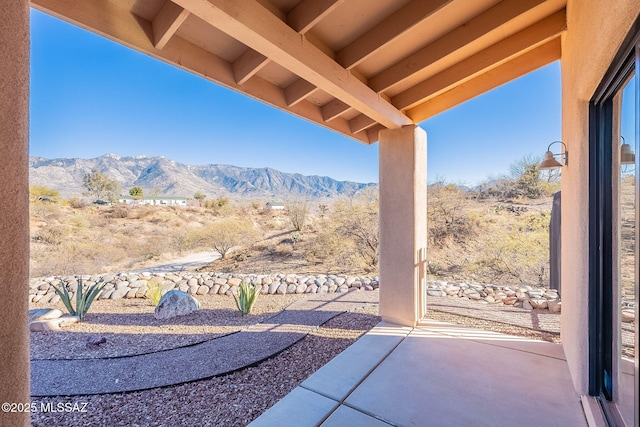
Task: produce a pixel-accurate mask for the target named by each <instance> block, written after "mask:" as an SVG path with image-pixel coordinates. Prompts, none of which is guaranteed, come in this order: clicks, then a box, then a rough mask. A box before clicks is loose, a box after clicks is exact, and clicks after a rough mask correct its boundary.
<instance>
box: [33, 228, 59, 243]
mask: <svg viewBox="0 0 640 427" xmlns="http://www.w3.org/2000/svg"><path fill="white" fill-rule="evenodd" d="M66 236H67V231H66V230H65V228H64V227H62V226H56V227H46V228H43V229H42V230H39V231H38V232H36V233H35V234H34V235H33V237H32V239H33V241H35V242H40V243H45V244H48V245H59V244H60V243H62V242H63V241H64V239H65V237H66Z"/></svg>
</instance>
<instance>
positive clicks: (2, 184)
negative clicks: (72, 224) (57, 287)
mask: <svg viewBox="0 0 640 427" xmlns="http://www.w3.org/2000/svg"><path fill="white" fill-rule="evenodd" d="M0 10H1V11H2V19H1V20H0V200H2V203H0V300H1V301H2V308H1V309H0V403H4V402H15V403H18V402H20V403H25V402H29V331H28V325H27V312H28V305H27V296H28V287H27V283H28V278H29V194H28V191H29V186H28V173H29V172H28V171H29V168H28V165H29V160H28V155H29V153H28V117H29V96H28V93H29V2H28V1H26V0H0ZM0 425H2V426H21V425H29V414H28V413H26V412H21V413H5V412H3V411H0Z"/></svg>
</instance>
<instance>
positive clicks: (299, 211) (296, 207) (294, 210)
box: [287, 199, 309, 231]
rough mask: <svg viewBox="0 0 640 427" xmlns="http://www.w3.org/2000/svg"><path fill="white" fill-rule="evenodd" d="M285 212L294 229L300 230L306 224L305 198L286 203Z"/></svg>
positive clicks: (307, 207)
mask: <svg viewBox="0 0 640 427" xmlns="http://www.w3.org/2000/svg"><path fill="white" fill-rule="evenodd" d="M287 213H288V214H289V220H290V221H291V225H292V226H293V228H294V230H296V231H302V230H303V229H304V227H305V226H306V225H307V219H308V216H309V203H308V202H307V201H306V200H300V199H296V200H292V201H290V202H289V203H287Z"/></svg>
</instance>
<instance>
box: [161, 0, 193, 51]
mask: <svg viewBox="0 0 640 427" xmlns="http://www.w3.org/2000/svg"><path fill="white" fill-rule="evenodd" d="M188 16H189V11H187V10H184V9H183V8H181V7H180V6H178V5H177V4H175V3H173V2H171V1H169V0H166V1H165V2H164V4H163V5H162V7H161V8H160V11H158V14H157V15H156V17H155V18H153V22H152V27H153V41H154V45H155V47H156V49H162V48H164V47H165V45H166V44H167V43H168V42H169V39H171V37H173V35H174V34H175V33H176V31H178V28H180V25H182V23H183V22H184V21H185V20H186V19H187V17H188Z"/></svg>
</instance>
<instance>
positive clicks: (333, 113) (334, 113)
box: [322, 99, 351, 122]
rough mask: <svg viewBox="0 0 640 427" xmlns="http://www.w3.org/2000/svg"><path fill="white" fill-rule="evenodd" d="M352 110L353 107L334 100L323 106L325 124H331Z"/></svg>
mask: <svg viewBox="0 0 640 427" xmlns="http://www.w3.org/2000/svg"><path fill="white" fill-rule="evenodd" d="M349 110H351V107H350V106H349V105H347V104H345V103H344V102H342V101H340V100H339V99H334V100H333V101H330V102H328V103H326V104H325V105H323V106H322V118H323V119H324V121H325V122H329V121H331V120H333V119H335V118H337V117H340V115H342V114H344V113H346V112H347V111H349Z"/></svg>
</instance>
